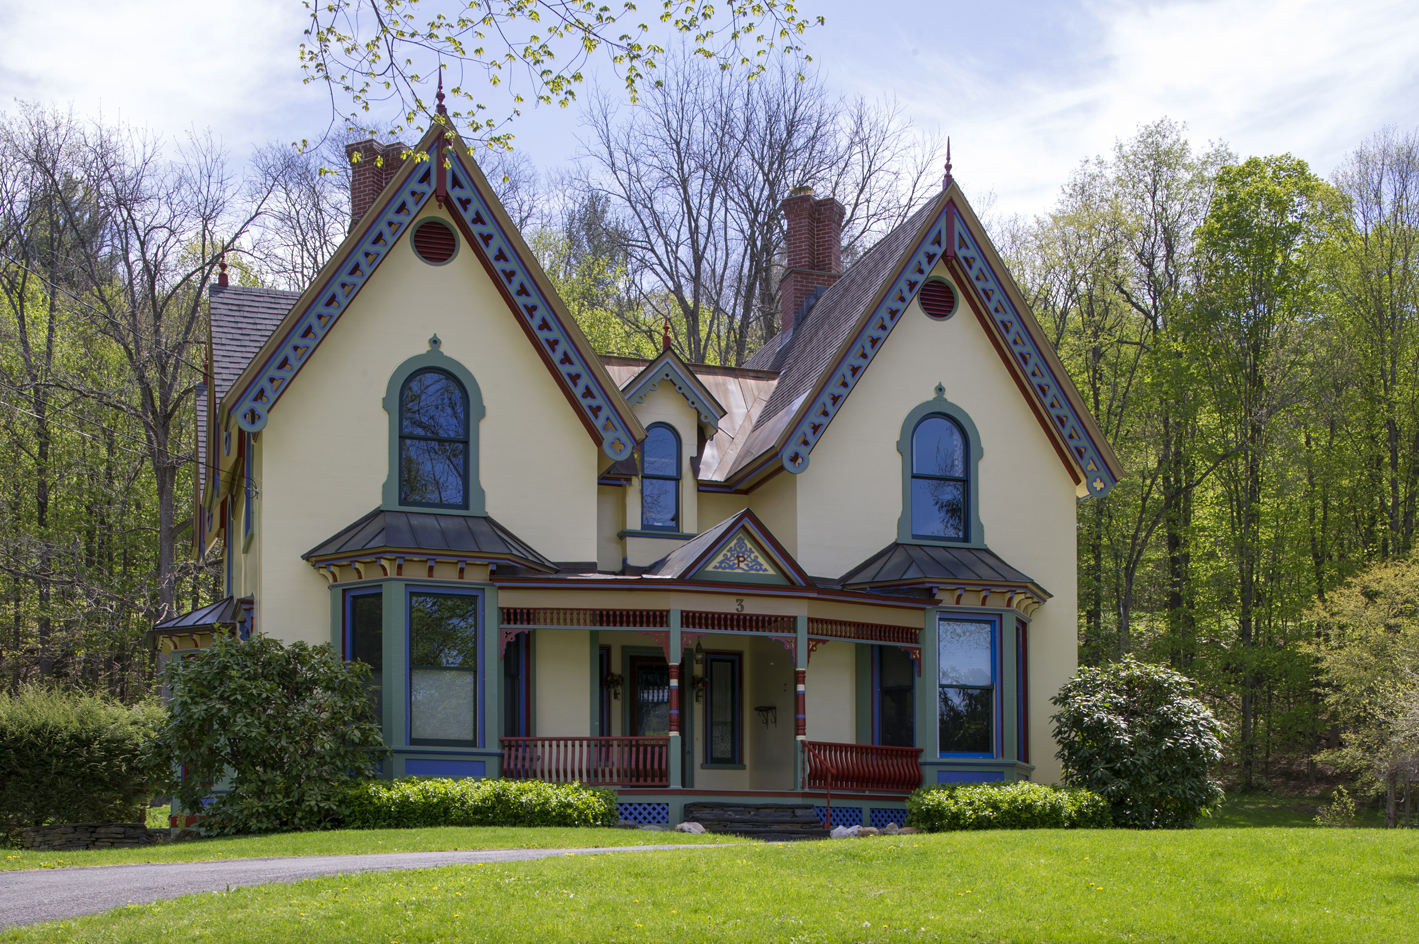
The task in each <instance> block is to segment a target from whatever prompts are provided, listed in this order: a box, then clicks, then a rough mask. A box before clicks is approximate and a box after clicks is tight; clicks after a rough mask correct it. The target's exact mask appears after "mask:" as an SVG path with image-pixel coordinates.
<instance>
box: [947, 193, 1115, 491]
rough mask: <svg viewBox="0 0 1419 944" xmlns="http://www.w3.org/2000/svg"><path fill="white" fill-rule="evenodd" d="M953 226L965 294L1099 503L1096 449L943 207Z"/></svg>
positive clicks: (1101, 475) (1106, 479) (1109, 479)
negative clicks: (985, 316) (966, 278)
mask: <svg viewBox="0 0 1419 944" xmlns="http://www.w3.org/2000/svg"><path fill="white" fill-rule="evenodd" d="M948 212H950V213H951V214H952V217H953V219H952V221H953V222H954V223H955V225H954V226H953V227H952V229H954V230H955V233H954V235H955V240H956V260H957V261H958V262H960V264H961V267H962V268H963V269H965V270H966V272H967V273H968V274H969V275H970V284H971V289H972V291H973V292H974V293H975V295H976V297H977V298H978V299H979V300H980V302H981V303H982V306H983V307H984V309H985V310H986V312H988V313H989V315H990V324H991V326H992V327H993V328H994V329H995V330H996V332H997V335H998V337H999V339H1000V341H1001V342H1002V345H1003V347H1004V349H1005V350H1007V351H1009V352H1010V353H1011V355H1012V356H1014V358H1015V361H1016V363H1017V364H1019V366H1020V369H1021V370H1022V371H1023V372H1024V374H1025V377H1026V380H1027V382H1028V383H1029V385H1030V388H1031V389H1032V390H1033V391H1034V392H1035V393H1036V394H1037V395H1038V396H1039V401H1040V404H1041V405H1042V406H1043V407H1044V409H1045V411H1046V412H1047V413H1048V414H1049V416H1050V418H1051V419H1052V420H1053V421H1054V423H1055V425H1056V426H1057V427H1058V429H1059V433H1060V435H1061V436H1063V437H1064V441H1065V445H1066V446H1067V447H1068V448H1069V450H1070V451H1071V452H1073V453H1074V456H1075V458H1076V459H1077V460H1078V462H1079V467H1080V468H1081V469H1083V470H1084V478H1085V481H1086V482H1087V484H1088V487H1089V494H1091V495H1094V496H1096V497H1101V496H1103V495H1106V494H1108V491H1109V489H1111V488H1113V487H1114V485H1116V484H1117V479H1115V478H1114V476H1113V473H1112V472H1110V471H1109V467H1108V463H1106V462H1105V461H1104V457H1103V456H1102V455H1101V454H1100V453H1099V448H1098V446H1096V445H1095V444H1094V441H1093V440H1092V439H1091V438H1090V437H1089V435H1088V433H1087V432H1085V429H1084V423H1083V422H1082V421H1081V419H1080V417H1079V414H1078V412H1076V411H1075V409H1074V405H1073V404H1072V403H1070V401H1069V398H1068V397H1067V396H1065V395H1064V391H1063V390H1062V389H1061V388H1060V383H1059V378H1057V377H1056V376H1055V375H1054V371H1053V370H1051V369H1050V366H1049V362H1048V361H1046V360H1045V358H1044V357H1043V356H1042V355H1041V352H1040V347H1039V344H1038V343H1037V342H1036V340H1035V339H1034V337H1032V336H1031V335H1030V332H1028V331H1026V330H1025V329H1024V327H1023V326H1022V325H1021V323H1020V313H1019V312H1018V311H1016V310H1015V306H1014V304H1013V303H1012V302H1011V301H1010V296H1009V295H1008V294H1007V293H1006V292H1005V291H1004V290H1003V289H1002V288H1001V286H1000V280H999V279H998V278H996V276H995V272H994V270H992V269H991V267H990V263H988V262H986V261H985V254H984V253H982V252H981V251H980V246H979V244H977V243H976V240H975V237H974V236H972V235H971V232H970V230H969V229H967V228H966V224H965V221H964V220H962V219H961V215H960V214H959V213H957V212H956V208H955V206H952V205H948Z"/></svg>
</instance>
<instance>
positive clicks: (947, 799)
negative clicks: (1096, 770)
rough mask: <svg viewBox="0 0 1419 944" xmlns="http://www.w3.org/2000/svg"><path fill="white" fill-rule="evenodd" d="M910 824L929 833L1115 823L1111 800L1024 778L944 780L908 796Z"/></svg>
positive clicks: (908, 822) (1098, 826) (1081, 826)
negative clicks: (972, 781) (980, 781)
mask: <svg viewBox="0 0 1419 944" xmlns="http://www.w3.org/2000/svg"><path fill="white" fill-rule="evenodd" d="M907 825H909V826H915V827H917V828H918V829H924V830H926V831H927V832H929V833H937V832H945V831H947V830H956V829H1102V828H1105V827H1108V826H1112V825H1113V812H1112V808H1111V807H1110V805H1109V801H1108V800H1105V799H1104V798H1103V797H1101V796H1099V795H1098V794H1096V793H1091V792H1089V791H1088V790H1080V789H1071V788H1060V787H1049V786H1045V785H1044V784H1039V783H1030V782H1029V781H1025V780H1021V781H1017V782H1015V783H1007V784H943V785H941V786H934V787H922V788H921V789H920V790H917V791H916V792H914V793H913V794H912V795H911V796H909V797H907Z"/></svg>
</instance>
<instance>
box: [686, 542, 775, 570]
mask: <svg viewBox="0 0 1419 944" xmlns="http://www.w3.org/2000/svg"><path fill="white" fill-rule="evenodd" d="M705 569H706V570H710V571H714V572H716V573H736V574H763V575H764V576H781V575H780V574H779V572H778V571H777V570H775V569H774V568H773V567H772V566H771V565H770V564H768V563H767V562H765V560H764V556H763V553H762V552H761V551H760V550H759V548H758V547H757V546H756V545H755V544H754V543H753V542H752V541H750V540H749V539H748V538H747V537H745V536H744V534H743V533H742V532H741V533H740V534H738V535H736V536H735V537H734V539H733V540H732V541H730V542H729V544H728V545H726V546H725V548H724V550H722V551H720V552H719V556H718V557H716V558H715V559H714V562H713V563H711V564H710V565H709V566H708V567H706V568H705Z"/></svg>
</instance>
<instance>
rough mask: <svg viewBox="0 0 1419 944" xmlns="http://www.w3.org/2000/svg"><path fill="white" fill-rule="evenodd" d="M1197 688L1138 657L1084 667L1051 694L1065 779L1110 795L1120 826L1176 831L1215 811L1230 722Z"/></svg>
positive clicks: (1180, 677)
mask: <svg viewBox="0 0 1419 944" xmlns="http://www.w3.org/2000/svg"><path fill="white" fill-rule="evenodd" d="M1194 688H1195V686H1194V684H1193V683H1192V681H1191V680H1189V679H1188V678H1186V677H1185V676H1183V675H1180V674H1178V673H1177V672H1174V671H1173V670H1172V669H1167V668H1164V667H1162V666H1157V665H1148V664H1146V663H1143V662H1139V661H1137V660H1136V659H1133V658H1132V657H1126V658H1124V659H1123V661H1121V662H1115V663H1112V664H1110V665H1105V666H1101V667H1098V668H1087V667H1086V668H1082V669H1080V670H1079V673H1078V674H1077V675H1076V676H1075V677H1074V678H1073V679H1071V680H1070V681H1069V682H1067V683H1065V685H1064V687H1063V688H1061V689H1060V690H1059V694H1058V695H1056V696H1055V697H1054V698H1053V699H1051V701H1052V702H1053V703H1054V704H1055V705H1056V706H1058V707H1059V709H1060V710H1059V712H1058V713H1057V714H1055V715H1054V716H1053V720H1054V737H1055V740H1056V741H1058V742H1059V752H1058V753H1057V754H1056V755H1055V756H1056V757H1058V758H1059V759H1060V761H1062V762H1063V764H1064V782H1065V783H1066V784H1068V785H1069V786H1075V787H1084V788H1085V789H1087V790H1091V791H1093V792H1094V793H1097V794H1098V795H1100V796H1102V797H1104V798H1105V799H1106V800H1108V801H1109V802H1110V803H1111V804H1112V805H1113V817H1114V823H1115V824H1117V825H1119V826H1131V827H1137V828H1141V829H1160V828H1161V829H1176V828H1179V827H1184V826H1191V825H1192V824H1193V823H1194V822H1195V821H1196V820H1197V818H1198V817H1199V816H1203V815H1205V814H1207V813H1208V812H1209V811H1211V810H1212V809H1215V808H1216V807H1217V806H1218V804H1220V803H1221V801H1222V788H1221V786H1220V785H1219V784H1218V783H1217V782H1216V781H1215V780H1213V779H1211V777H1210V776H1209V775H1208V771H1209V768H1210V767H1211V766H1212V765H1213V764H1216V763H1217V762H1218V761H1220V760H1221V759H1222V740H1221V739H1222V734H1223V728H1222V724H1221V722H1219V721H1218V720H1217V719H1216V718H1215V717H1213V715H1212V712H1211V711H1210V710H1209V709H1208V707H1207V706H1206V705H1204V704H1203V703H1202V702H1201V701H1200V700H1199V699H1198V698H1197V697H1196V696H1195V694H1194Z"/></svg>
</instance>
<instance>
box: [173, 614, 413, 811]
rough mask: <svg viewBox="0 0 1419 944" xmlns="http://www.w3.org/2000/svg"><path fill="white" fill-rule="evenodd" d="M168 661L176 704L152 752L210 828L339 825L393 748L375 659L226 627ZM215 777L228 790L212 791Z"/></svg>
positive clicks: (178, 795)
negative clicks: (379, 701) (352, 793)
mask: <svg viewBox="0 0 1419 944" xmlns="http://www.w3.org/2000/svg"><path fill="white" fill-rule="evenodd" d="M165 671H166V679H167V683H168V686H169V689H170V691H171V692H172V700H171V702H170V704H169V707H170V714H169V717H168V724H167V725H166V726H164V727H163V729H162V731H161V732H160V733H159V735H158V737H157V738H155V739H154V741H153V743H152V749H151V752H150V763H151V765H152V769H153V770H154V772H155V775H159V776H161V777H162V778H163V781H164V782H163V784H162V786H163V788H164V793H168V794H171V795H172V797H173V806H174V808H175V809H176V808H181V809H183V810H189V811H192V810H198V809H202V811H203V812H204V813H205V814H206V818H205V819H204V820H203V822H202V829H203V832H205V833H207V834H208V835H218V836H220V835H231V834H234V833H267V832H294V831H298V830H307V829H322V828H329V827H330V826H331V825H332V821H333V820H334V819H335V818H336V817H337V816H338V813H339V807H338V805H337V803H336V799H337V798H338V797H339V796H340V793H341V791H342V790H343V789H344V788H345V786H346V785H347V784H349V783H350V782H351V781H357V780H360V779H363V778H368V777H372V776H374V775H375V773H376V771H377V766H376V765H377V764H378V763H379V761H380V760H381V759H382V758H383V757H384V755H385V754H386V753H387V752H386V750H385V748H384V741H383V738H382V735H381V733H380V728H379V723H378V720H377V719H376V718H375V714H374V704H373V702H372V700H371V699H370V695H369V690H368V689H367V687H366V683H367V681H368V679H369V666H367V665H365V664H364V663H362V662H345V661H342V660H340V659H338V658H336V657H335V655H334V654H333V653H332V652H331V650H330V647H329V646H308V645H306V644H305V643H301V642H298V643H294V644H293V645H291V646H289V647H287V646H282V645H281V644H280V643H279V642H276V641H275V640H274V639H269V638H266V637H262V636H253V637H252V638H251V639H249V640H246V641H242V640H239V639H234V638H225V637H223V638H218V639H217V640H216V641H215V642H214V643H213V644H212V646H211V648H209V649H207V650H205V651H204V652H203V653H202V654H201V655H200V656H197V657H195V658H190V659H185V660H183V661H181V662H172V663H169V664H168V667H167V669H166V670H165ZM184 767H185V769H186V774H185V776H184V775H183V769H184ZM215 785H220V786H221V787H224V788H229V789H227V790H226V792H222V790H220V789H219V790H218V791H217V793H216V795H215V796H214V797H213V796H212V794H213V787H214V786H215ZM209 797H211V800H210V802H207V801H208V799H209ZM204 803H206V806H205V809H204V808H203V804H204Z"/></svg>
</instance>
